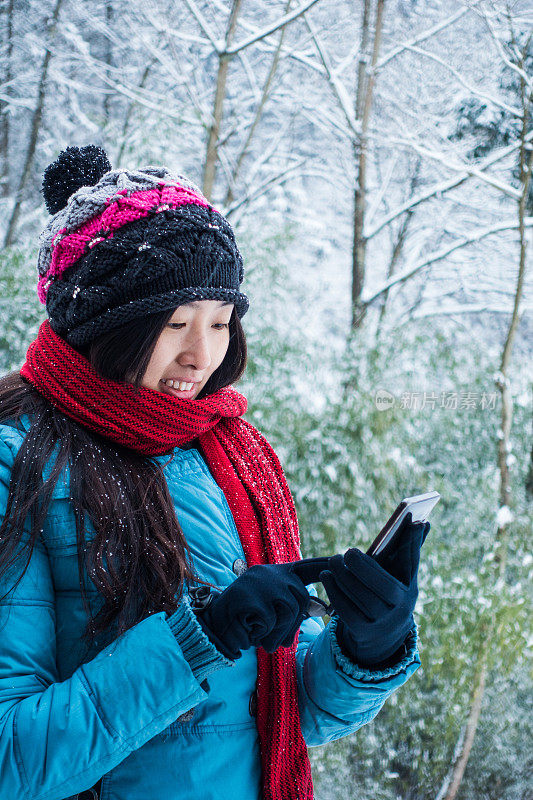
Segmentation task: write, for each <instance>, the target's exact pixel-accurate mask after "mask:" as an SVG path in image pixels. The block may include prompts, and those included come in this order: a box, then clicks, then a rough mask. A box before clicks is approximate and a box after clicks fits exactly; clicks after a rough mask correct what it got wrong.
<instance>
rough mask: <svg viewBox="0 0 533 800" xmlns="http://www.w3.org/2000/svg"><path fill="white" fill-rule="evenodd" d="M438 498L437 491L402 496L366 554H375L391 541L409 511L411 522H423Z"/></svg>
mask: <svg viewBox="0 0 533 800" xmlns="http://www.w3.org/2000/svg"><path fill="white" fill-rule="evenodd" d="M439 500H440V494H439V493H438V492H426V493H425V494H416V495H414V496H413V497H404V499H403V500H402V502H401V503H400V504H399V506H398V507H397V508H396V511H395V512H394V514H393V515H392V516H391V518H390V519H389V520H388V521H387V522H386V523H385V525H384V526H383V528H382V529H381V530H380V532H379V533H378V535H377V536H376V538H375V539H374V541H373V542H372V544H371V545H370V547H369V548H368V550H367V551H366V552H367V555H369V556H377V555H378V553H381V552H382V551H383V550H384V549H385V548H386V547H387V545H388V544H390V543H391V542H392V540H393V539H394V536H395V534H396V533H397V531H398V529H399V527H400V525H401V524H402V522H403V520H404V519H405V517H406V516H407V514H409V512H411V514H412V515H413V522H425V521H426V520H427V518H428V516H429V514H430V512H431V510H432V509H433V507H434V506H436V505H437V503H438V502H439Z"/></svg>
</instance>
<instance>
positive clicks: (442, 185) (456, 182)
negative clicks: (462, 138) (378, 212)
mask: <svg viewBox="0 0 533 800" xmlns="http://www.w3.org/2000/svg"><path fill="white" fill-rule="evenodd" d="M531 141H533V131H530V133H529V134H528V135H527V136H526V137H525V142H526V143H529V142H531ZM520 146H521V144H520V142H519V141H517V142H514V144H510V145H509V146H508V147H503V148H501V149H500V150H498V152H497V153H495V154H493V155H491V156H489V157H488V158H486V159H484V161H482V162H481V164H480V166H479V170H480V171H482V170H485V169H487V168H488V167H491V166H492V165H493V164H496V163H497V162H498V161H501V160H502V159H504V158H506V157H507V156H508V155H510V154H511V153H513V152H515V150H518V149H519V148H520ZM470 177H471V175H470V174H469V173H468V172H466V171H465V172H463V173H461V174H460V175H459V176H458V177H456V178H452V179H451V180H446V181H439V182H438V183H434V184H432V185H431V186H429V187H428V188H427V189H424V191H423V192H420V194H418V195H416V196H415V197H412V198H410V199H409V200H407V202H405V203H402V204H401V205H400V206H398V207H397V208H395V209H394V210H393V211H391V212H390V213H389V214H387V215H386V216H384V217H383V218H382V219H381V220H380V221H379V222H378V223H376V225H374V227H372V228H370V229H369V230H367V231H365V238H366V239H372V237H374V236H376V234H378V233H379V232H380V231H381V230H383V228H385V227H386V226H387V225H389V223H391V222H392V220H393V219H396V217H399V216H400V215H401V214H403V213H404V212H405V211H407V210H408V209H409V208H412V207H414V206H417V205H420V204H421V203H424V202H425V201H426V200H430V199H431V198H432V197H436V196H439V197H440V196H441V195H442V194H444V193H445V192H448V191H450V190H451V189H455V188H456V187H457V186H460V185H461V184H462V183H464V182H465V181H467V180H468V179H469V178H470Z"/></svg>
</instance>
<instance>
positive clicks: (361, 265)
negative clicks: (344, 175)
mask: <svg viewBox="0 0 533 800" xmlns="http://www.w3.org/2000/svg"><path fill="white" fill-rule="evenodd" d="M370 6H371V2H370V0H365V3H364V7H363V22H362V29H361V57H360V59H359V66H358V70H357V95H356V118H357V120H359V121H360V123H361V133H360V135H359V140H358V141H354V144H353V152H354V161H355V163H356V173H357V177H356V184H355V189H354V215H353V247H352V321H351V327H352V328H358V327H359V325H360V324H361V322H362V321H363V318H364V314H365V309H364V307H363V304H362V303H361V295H362V293H363V288H364V283H365V259H366V241H365V238H364V234H363V230H364V221H365V206H366V160H367V148H368V126H369V122H370V112H371V109H372V98H373V91H374V83H375V73H374V67H375V65H376V62H377V59H378V54H379V48H380V45H381V32H382V29H383V11H384V7H385V0H377V6H376V24H375V30H374V40H373V45H372V59H371V69H370V70H368V51H369V39H370V36H369V20H370Z"/></svg>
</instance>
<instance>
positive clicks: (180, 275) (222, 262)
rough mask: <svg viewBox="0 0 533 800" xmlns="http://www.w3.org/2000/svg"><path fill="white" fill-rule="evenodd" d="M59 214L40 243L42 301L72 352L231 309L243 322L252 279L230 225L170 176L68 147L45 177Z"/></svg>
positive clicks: (51, 207) (194, 190) (52, 208)
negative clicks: (196, 314) (169, 314)
mask: <svg viewBox="0 0 533 800" xmlns="http://www.w3.org/2000/svg"><path fill="white" fill-rule="evenodd" d="M42 191H43V195H44V198H45V202H46V207H47V208H48V211H49V212H50V213H51V214H53V216H52V218H51V219H50V221H49V223H48V225H47V226H46V228H45V229H44V231H43V232H42V233H41V236H40V250H39V257H38V269H39V276H40V277H39V282H38V288H37V291H38V295H39V299H40V301H41V303H43V304H46V310H47V313H48V316H49V319H50V325H51V327H52V328H53V330H54V331H55V332H56V333H57V334H58V335H59V336H61V337H62V338H63V339H65V340H66V341H67V342H68V343H69V344H70V345H71V346H72V347H81V346H83V345H85V344H87V343H88V342H90V341H91V340H93V339H95V338H96V337H97V336H99V335H101V334H102V333H107V332H108V331H110V330H112V329H114V328H117V327H120V326H121V325H123V324H124V323H126V322H129V321H130V320H133V319H134V318H136V317H139V316H142V315H145V314H150V313H153V312H155V311H163V310H169V311H170V310H171V309H173V308H176V307H177V306H179V305H183V304H185V303H189V302H192V301H193V300H228V301H229V302H231V303H234V304H235V312H236V314H237V315H238V316H239V318H240V317H242V316H243V315H244V314H245V313H246V311H247V310H248V298H247V297H246V295H245V294H241V292H240V291H239V286H240V284H241V283H242V280H243V276H244V270H243V262H242V257H241V254H240V253H239V250H238V248H237V244H236V242H235V236H234V233H233V230H232V228H231V226H230V224H229V222H228V221H227V220H226V219H225V218H224V217H223V216H222V215H221V214H220V213H219V212H218V211H217V210H216V209H215V208H214V207H213V206H212V205H211V204H210V203H208V201H207V200H206V198H205V197H204V196H203V195H202V193H201V192H200V190H199V189H198V187H197V186H195V185H194V184H193V183H191V182H190V181H189V180H187V178H184V177H182V176H181V175H174V174H171V173H170V172H168V170H167V169H165V167H154V166H147V167H143V168H142V169H138V170H136V171H131V170H128V169H116V170H113V169H112V168H111V164H110V163H109V160H108V158H107V155H106V153H105V152H104V150H102V149H101V148H99V147H96V146H95V145H88V146H87V147H82V148H81V149H80V148H78V147H67V149H66V150H64V151H63V152H61V153H60V154H59V156H58V158H57V160H56V161H54V162H53V163H52V164H50V165H49V166H48V167H47V168H46V170H45V172H44V177H43V188H42Z"/></svg>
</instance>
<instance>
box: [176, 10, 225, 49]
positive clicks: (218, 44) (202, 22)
mask: <svg viewBox="0 0 533 800" xmlns="http://www.w3.org/2000/svg"><path fill="white" fill-rule="evenodd" d="M185 2H186V3H187V6H188V8H189V11H190V12H191V14H192V15H193V16H194V18H195V19H196V21H197V23H198V25H199V26H200V27H201V29H202V30H203V32H204V33H205V35H206V36H207V38H208V39H209V41H210V42H211V44H212V46H213V50H214V51H215V53H217V55H220V54H221V53H222V52H223V50H224V42H222V41H220V40H219V39H217V38H216V36H215V34H214V33H213V31H212V30H211V28H210V27H209V25H208V24H207V21H206V19H205V17H204V15H203V14H202V12H201V11H200V9H199V8H198V6H197V5H196V3H195V1H194V0H185Z"/></svg>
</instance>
